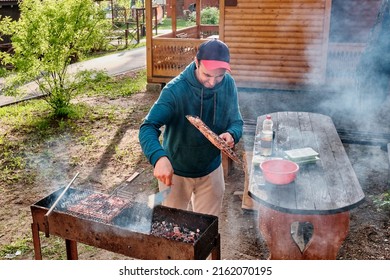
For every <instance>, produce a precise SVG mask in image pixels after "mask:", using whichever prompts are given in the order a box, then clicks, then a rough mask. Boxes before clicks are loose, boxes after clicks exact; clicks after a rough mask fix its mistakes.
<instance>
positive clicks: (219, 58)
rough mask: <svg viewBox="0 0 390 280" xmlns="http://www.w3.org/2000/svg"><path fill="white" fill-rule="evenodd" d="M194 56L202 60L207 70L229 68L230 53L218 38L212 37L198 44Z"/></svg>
mask: <svg viewBox="0 0 390 280" xmlns="http://www.w3.org/2000/svg"><path fill="white" fill-rule="evenodd" d="M196 58H197V59H198V60H201V61H202V65H203V66H204V67H206V69H207V70H215V69H220V68H223V69H226V70H228V71H230V72H231V70H230V64H229V62H230V53H229V48H228V46H227V45H226V44H225V43H224V42H222V41H220V40H218V39H212V40H209V41H206V42H204V43H202V44H201V45H200V46H199V49H198V53H197V54H196Z"/></svg>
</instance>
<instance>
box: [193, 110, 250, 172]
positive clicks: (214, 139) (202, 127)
mask: <svg viewBox="0 0 390 280" xmlns="http://www.w3.org/2000/svg"><path fill="white" fill-rule="evenodd" d="M186 118H187V119H188V120H189V121H190V123H191V124H192V125H193V126H195V127H196V128H197V129H198V130H199V131H200V132H201V133H202V134H203V135H204V136H205V137H206V138H207V139H208V140H209V141H210V142H211V143H212V144H213V145H214V146H215V147H217V148H218V149H220V150H221V151H222V152H223V153H224V154H226V155H227V156H228V157H230V158H231V159H232V160H234V161H235V162H237V163H238V164H240V165H241V166H242V167H243V168H245V165H244V163H243V162H242V161H241V159H240V158H239V157H238V156H237V154H236V153H235V152H234V151H233V149H232V148H230V147H229V146H228V145H227V144H226V142H225V141H224V140H223V139H222V138H221V137H219V136H218V135H217V134H216V133H215V132H213V131H212V130H211V129H210V128H209V127H208V126H207V125H206V124H205V123H204V122H203V121H202V120H201V119H200V118H199V117H198V116H190V115H187V116H186Z"/></svg>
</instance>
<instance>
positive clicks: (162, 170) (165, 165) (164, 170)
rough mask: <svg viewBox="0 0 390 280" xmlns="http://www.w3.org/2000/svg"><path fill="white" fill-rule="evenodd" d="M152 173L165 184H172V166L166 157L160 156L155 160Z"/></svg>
mask: <svg viewBox="0 0 390 280" xmlns="http://www.w3.org/2000/svg"><path fill="white" fill-rule="evenodd" d="M153 175H154V177H156V178H157V179H158V180H160V181H161V182H162V183H164V184H165V185H167V186H171V185H172V176H173V167H172V164H171V162H170V161H169V159H168V158H167V157H161V158H160V159H159V160H158V161H157V162H156V164H155V166H154V172H153Z"/></svg>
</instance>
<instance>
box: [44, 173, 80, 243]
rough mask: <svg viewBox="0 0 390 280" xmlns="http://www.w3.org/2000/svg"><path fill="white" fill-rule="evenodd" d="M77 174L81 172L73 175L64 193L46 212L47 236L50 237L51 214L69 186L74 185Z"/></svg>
mask: <svg viewBox="0 0 390 280" xmlns="http://www.w3.org/2000/svg"><path fill="white" fill-rule="evenodd" d="M77 176H79V172H77V174H76V175H75V176H74V177H73V179H72V181H70V183H69V184H68V185H67V186H66V187H65V189H64V190H63V191H62V193H61V194H60V195H59V196H58V198H57V199H56V201H54V203H53V205H52V206H51V207H50V209H49V211H47V212H46V214H45V216H44V219H45V236H46V237H49V215H50V214H51V212H52V211H53V210H54V208H55V207H56V206H57V203H58V202H59V201H60V199H61V198H62V197H63V196H64V194H65V193H66V191H67V190H68V189H69V187H70V186H71V185H72V183H73V182H74V180H76V178H77Z"/></svg>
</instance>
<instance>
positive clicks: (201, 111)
mask: <svg viewBox="0 0 390 280" xmlns="http://www.w3.org/2000/svg"><path fill="white" fill-rule="evenodd" d="M213 103H214V104H213V105H214V108H213V125H215V120H216V117H217V94H216V93H215V92H214V94H213ZM199 117H200V119H201V120H202V119H203V89H202V92H201V93H200V114H199Z"/></svg>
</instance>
